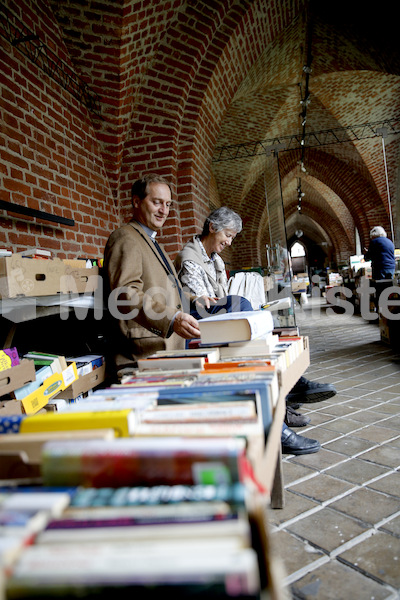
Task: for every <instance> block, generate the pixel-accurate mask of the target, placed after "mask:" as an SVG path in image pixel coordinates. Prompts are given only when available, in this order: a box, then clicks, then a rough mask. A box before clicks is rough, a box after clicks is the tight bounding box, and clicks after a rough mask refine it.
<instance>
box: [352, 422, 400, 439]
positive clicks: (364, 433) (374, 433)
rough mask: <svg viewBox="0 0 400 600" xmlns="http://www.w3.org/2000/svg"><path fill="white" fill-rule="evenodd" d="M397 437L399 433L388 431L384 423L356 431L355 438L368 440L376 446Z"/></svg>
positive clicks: (392, 430) (393, 430) (394, 430)
mask: <svg viewBox="0 0 400 600" xmlns="http://www.w3.org/2000/svg"><path fill="white" fill-rule="evenodd" d="M398 435H399V432H398V431H396V429H390V428H389V427H386V424H385V423H382V425H370V426H369V427H364V428H363V429H361V430H359V431H357V437H360V438H362V439H364V440H370V441H371V442H375V443H378V444H381V443H383V442H386V441H388V440H390V439H392V438H395V437H397V436H398Z"/></svg>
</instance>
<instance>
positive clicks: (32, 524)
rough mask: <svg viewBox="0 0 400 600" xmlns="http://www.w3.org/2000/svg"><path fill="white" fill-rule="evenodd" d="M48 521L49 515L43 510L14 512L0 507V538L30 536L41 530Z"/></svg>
mask: <svg viewBox="0 0 400 600" xmlns="http://www.w3.org/2000/svg"><path fill="white" fill-rule="evenodd" d="M49 520H50V515H49V513H48V512H46V511H44V510H39V511H38V510H28V509H25V510H15V509H10V508H2V507H0V537H5V536H9V535H12V536H15V535H19V536H23V537H24V538H25V539H27V538H28V537H29V536H30V535H32V534H34V533H37V532H39V531H41V530H43V529H44V528H45V527H46V525H47V523H48V522H49Z"/></svg>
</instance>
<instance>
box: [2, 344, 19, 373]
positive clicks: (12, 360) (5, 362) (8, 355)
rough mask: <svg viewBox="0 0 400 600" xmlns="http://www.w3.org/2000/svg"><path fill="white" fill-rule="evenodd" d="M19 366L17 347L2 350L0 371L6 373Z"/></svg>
mask: <svg viewBox="0 0 400 600" xmlns="http://www.w3.org/2000/svg"><path fill="white" fill-rule="evenodd" d="M19 364H20V361H19V355H18V350H17V349H16V348H15V347H13V348H3V349H2V350H0V371H6V370H7V369H11V367H16V366H17V365H19Z"/></svg>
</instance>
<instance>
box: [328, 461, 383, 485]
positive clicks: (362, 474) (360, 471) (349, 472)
mask: <svg viewBox="0 0 400 600" xmlns="http://www.w3.org/2000/svg"><path fill="white" fill-rule="evenodd" d="M389 472H390V470H389V468H388V467H384V466H382V465H376V464H374V463H371V462H369V461H367V460H362V459H360V458H352V459H351V460H348V461H346V462H344V463H342V464H340V465H336V466H334V467H332V468H330V469H328V470H327V471H326V473H327V474H328V475H330V476H331V477H337V478H338V479H344V481H348V482H349V483H356V484H363V483H365V482H366V481H370V480H371V479H374V478H375V477H379V476H380V475H383V474H384V473H389Z"/></svg>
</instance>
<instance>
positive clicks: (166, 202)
mask: <svg viewBox="0 0 400 600" xmlns="http://www.w3.org/2000/svg"><path fill="white" fill-rule="evenodd" d="M147 190H148V193H147V196H146V197H145V198H143V200H139V198H138V197H137V196H135V197H134V198H133V208H134V217H135V219H136V220H137V221H139V223H142V224H143V225H146V226H147V227H149V228H150V229H153V230H154V231H156V230H158V229H161V227H162V226H163V225H164V223H165V221H166V219H167V217H168V215H169V209H170V207H171V204H172V199H171V190H170V189H169V187H168V186H167V185H166V184H165V183H149V185H148V186H147Z"/></svg>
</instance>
